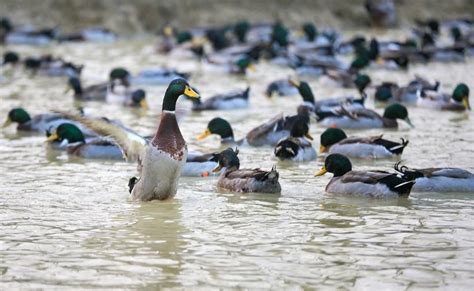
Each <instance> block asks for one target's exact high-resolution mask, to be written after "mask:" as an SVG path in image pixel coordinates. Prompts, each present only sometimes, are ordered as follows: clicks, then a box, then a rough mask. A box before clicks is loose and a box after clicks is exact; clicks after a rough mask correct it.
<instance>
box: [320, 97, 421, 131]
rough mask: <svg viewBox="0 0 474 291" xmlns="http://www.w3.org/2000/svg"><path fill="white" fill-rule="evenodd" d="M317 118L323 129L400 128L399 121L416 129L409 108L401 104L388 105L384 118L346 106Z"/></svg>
mask: <svg viewBox="0 0 474 291" xmlns="http://www.w3.org/2000/svg"><path fill="white" fill-rule="evenodd" d="M316 116H317V120H318V124H319V125H320V126H322V127H338V128H349V129H362V128H398V122H397V120H398V119H400V120H403V121H405V122H406V123H407V124H408V125H409V126H410V127H414V126H413V124H412V123H411V121H410V118H409V117H408V110H407V108H406V107H405V106H403V105H402V104H399V103H393V104H390V105H388V106H387V107H386V108H385V111H384V114H383V116H380V115H379V114H378V113H377V112H375V111H373V110H370V109H367V108H350V109H346V108H344V106H342V107H341V108H339V109H337V110H333V111H319V112H316Z"/></svg>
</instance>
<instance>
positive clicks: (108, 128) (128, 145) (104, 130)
mask: <svg viewBox="0 0 474 291" xmlns="http://www.w3.org/2000/svg"><path fill="white" fill-rule="evenodd" d="M61 114H63V115H64V116H66V117H67V118H69V119H71V120H75V121H77V122H79V123H81V124H83V125H84V126H85V127H87V128H89V129H91V130H93V131H94V132H96V133H98V134H99V135H102V136H105V137H107V138H110V139H111V140H113V141H114V142H115V143H116V144H117V145H118V146H119V147H120V149H121V150H122V152H123V154H124V156H125V158H126V159H127V160H141V159H140V157H141V156H142V155H143V153H144V150H145V146H146V145H147V143H148V142H147V140H146V139H145V138H143V137H142V136H141V135H139V134H138V133H136V132H134V131H133V130H131V129H128V128H125V127H123V126H120V125H117V124H114V123H111V122H109V121H106V120H105V119H93V118H87V117H83V116H80V115H76V114H71V113H67V112H61Z"/></svg>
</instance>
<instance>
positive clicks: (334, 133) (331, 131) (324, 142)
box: [319, 127, 347, 153]
mask: <svg viewBox="0 0 474 291" xmlns="http://www.w3.org/2000/svg"><path fill="white" fill-rule="evenodd" d="M345 138H347V135H346V133H345V132H344V131H343V130H342V129H340V128H332V127H331V128H328V129H326V130H325V131H324V132H323V133H322V134H321V137H320V146H319V152H320V153H325V152H327V151H328V149H329V148H330V147H331V146H332V145H334V144H336V143H338V142H340V141H341V140H343V139H345Z"/></svg>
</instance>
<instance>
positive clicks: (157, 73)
mask: <svg viewBox="0 0 474 291" xmlns="http://www.w3.org/2000/svg"><path fill="white" fill-rule="evenodd" d="M174 79H186V80H187V79H189V74H188V73H181V72H178V71H176V70H172V69H148V70H143V71H141V72H139V73H138V74H137V75H135V76H131V77H130V83H131V84H132V85H167V84H169V83H170V82H171V81H173V80H174Z"/></svg>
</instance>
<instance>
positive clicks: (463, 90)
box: [452, 83, 471, 110]
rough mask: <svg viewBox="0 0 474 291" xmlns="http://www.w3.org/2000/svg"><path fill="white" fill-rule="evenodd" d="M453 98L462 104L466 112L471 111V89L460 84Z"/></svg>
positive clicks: (455, 89)
mask: <svg viewBox="0 0 474 291" xmlns="http://www.w3.org/2000/svg"><path fill="white" fill-rule="evenodd" d="M452 97H453V99H454V100H455V101H456V102H462V103H463V104H464V107H465V108H466V110H471V105H470V104H469V87H468V86H467V85H466V84H464V83H460V84H458V85H457V86H456V88H454V91H453V95H452Z"/></svg>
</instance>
